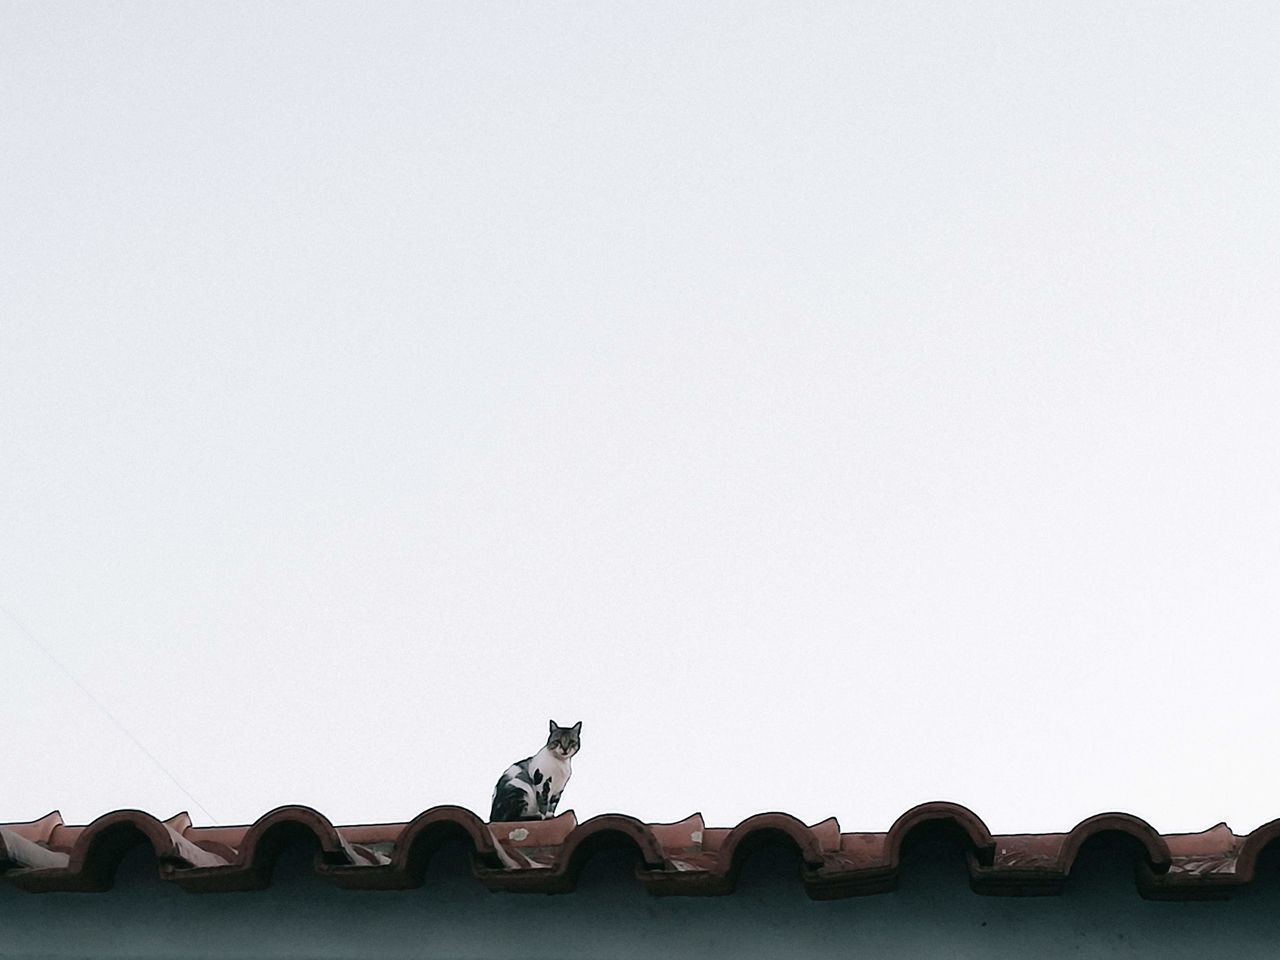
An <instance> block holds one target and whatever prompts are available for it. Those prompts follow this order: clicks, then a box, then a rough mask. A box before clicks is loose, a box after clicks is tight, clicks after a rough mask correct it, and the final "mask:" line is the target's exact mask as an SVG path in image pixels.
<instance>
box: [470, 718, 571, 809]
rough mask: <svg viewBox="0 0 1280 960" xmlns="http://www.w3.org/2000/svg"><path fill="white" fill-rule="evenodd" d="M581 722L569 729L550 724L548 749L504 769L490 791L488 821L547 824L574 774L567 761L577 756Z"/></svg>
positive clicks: (553, 722) (553, 723) (543, 749)
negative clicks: (544, 821)
mask: <svg viewBox="0 0 1280 960" xmlns="http://www.w3.org/2000/svg"><path fill="white" fill-rule="evenodd" d="M581 732H582V721H581V720H579V721H578V722H577V723H575V724H574V725H573V726H572V727H561V726H557V725H556V722H555V721H554V720H552V721H551V734H550V736H548V737H547V745H546V746H545V747H543V748H542V749H541V750H539V751H538V752H537V753H535V754H534V755H533V756H532V757H526V758H525V759H523V760H521V761H520V762H519V763H513V764H512V765H511V766H509V767H507V770H506V773H504V774H503V775H502V776H501V777H499V778H498V785H497V786H495V787H494V788H493V809H492V810H491V811H490V812H489V820H490V821H491V822H493V823H498V822H500V821H504V820H548V819H550V818H551V817H554V816H555V815H556V805H557V804H558V803H559V802H560V794H562V793H564V788H565V784H567V783H568V782H569V775H570V774H571V773H573V769H572V767H571V766H570V763H569V759H570V758H571V757H572V756H573V755H574V754H575V753H577V752H578V747H579V746H580V741H579V738H578V735H579V734H580V733H581Z"/></svg>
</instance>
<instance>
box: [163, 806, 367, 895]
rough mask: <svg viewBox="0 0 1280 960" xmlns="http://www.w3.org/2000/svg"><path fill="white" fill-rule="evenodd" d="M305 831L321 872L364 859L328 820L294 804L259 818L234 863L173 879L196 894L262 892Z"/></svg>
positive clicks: (199, 870)
mask: <svg viewBox="0 0 1280 960" xmlns="http://www.w3.org/2000/svg"><path fill="white" fill-rule="evenodd" d="M302 831H305V832H306V833H309V834H310V835H311V836H312V837H313V838H314V839H315V841H316V844H317V846H318V847H319V857H318V860H319V863H317V866H316V872H317V873H320V874H323V873H324V872H325V868H326V866H328V865H333V866H341V865H345V864H352V863H357V862H360V860H361V859H362V858H360V857H359V856H358V855H357V854H356V853H355V851H354V850H352V849H351V846H350V845H349V844H348V843H347V842H346V841H345V840H343V839H342V837H341V836H340V835H339V833H338V831H337V830H336V829H335V828H334V826H333V824H332V823H330V822H329V819H328V818H327V817H325V816H324V815H323V814H321V813H319V812H318V811H316V810H313V809H312V808H311V807H304V806H301V805H291V806H283V807H276V808H275V809H274V810H272V811H270V812H269V813H266V814H264V815H263V816H261V817H259V818H258V819H257V820H256V821H255V822H254V824H253V826H251V827H250V828H249V829H248V830H247V831H246V832H245V834H244V837H243V839H242V840H241V841H240V843H239V844H238V846H237V849H236V859H235V861H234V862H233V863H231V864H229V865H227V866H223V867H202V868H195V869H191V870H183V871H180V872H177V873H174V874H172V875H171V877H170V879H172V880H174V881H176V882H177V883H179V884H181V885H182V886H183V887H185V888H186V889H188V890H192V891H206V890H207V891H232V890H258V889H262V888H263V887H266V886H268V885H269V884H270V882H271V872H272V870H274V869H275V864H276V860H277V859H279V856H280V854H281V852H282V851H283V850H284V848H285V847H287V846H288V845H289V844H290V843H291V842H292V840H293V838H295V837H296V836H297V835H298V834H299V833H300V832H302Z"/></svg>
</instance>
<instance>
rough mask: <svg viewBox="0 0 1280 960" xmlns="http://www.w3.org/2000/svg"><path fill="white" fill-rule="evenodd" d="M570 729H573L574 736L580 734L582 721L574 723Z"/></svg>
mask: <svg viewBox="0 0 1280 960" xmlns="http://www.w3.org/2000/svg"><path fill="white" fill-rule="evenodd" d="M572 729H573V732H574V733H575V734H578V733H581V732H582V721H581V720H579V721H578V722H577V723H575V724H574V725H573V727H572Z"/></svg>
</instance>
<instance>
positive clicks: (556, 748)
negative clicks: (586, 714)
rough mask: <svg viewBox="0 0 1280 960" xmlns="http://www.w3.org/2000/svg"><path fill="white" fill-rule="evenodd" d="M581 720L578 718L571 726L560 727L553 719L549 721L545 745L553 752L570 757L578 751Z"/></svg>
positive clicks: (580, 742)
mask: <svg viewBox="0 0 1280 960" xmlns="http://www.w3.org/2000/svg"><path fill="white" fill-rule="evenodd" d="M581 733H582V721H581V720H579V721H578V722H577V723H575V724H574V725H573V726H572V727H561V726H559V725H557V724H556V722H555V721H554V720H552V721H551V735H550V736H548V737H547V746H548V747H549V748H550V749H551V751H552V752H553V753H556V754H559V755H560V756H562V757H572V756H573V755H574V754H575V753H577V752H578V747H580V746H581V745H582V741H581V737H580V735H581Z"/></svg>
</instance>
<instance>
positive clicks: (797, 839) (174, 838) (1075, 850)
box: [0, 803, 1280, 899]
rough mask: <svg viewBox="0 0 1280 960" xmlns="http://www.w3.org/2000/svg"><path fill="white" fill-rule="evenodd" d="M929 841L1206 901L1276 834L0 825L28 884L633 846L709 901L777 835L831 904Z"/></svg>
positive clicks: (961, 812)
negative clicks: (458, 846) (1127, 863)
mask: <svg viewBox="0 0 1280 960" xmlns="http://www.w3.org/2000/svg"><path fill="white" fill-rule="evenodd" d="M930 836H933V837H938V838H942V839H945V840H948V841H950V842H951V843H953V844H956V845H958V846H959V847H960V848H961V849H963V850H964V852H965V855H966V861H967V864H968V870H969V877H970V883H971V886H972V887H973V889H974V890H976V891H977V892H979V893H985V894H994V895H1014V896H1029V895H1042V894H1052V893H1058V892H1060V891H1061V890H1062V889H1063V887H1064V886H1065V883H1066V880H1067V877H1068V875H1069V874H1070V872H1071V867H1072V865H1073V864H1074V862H1075V860H1076V857H1077V856H1078V855H1079V853H1080V850H1081V849H1082V848H1083V847H1084V845H1085V844H1086V843H1088V842H1089V841H1091V840H1093V839H1095V838H1099V837H1106V838H1111V839H1112V840H1115V839H1117V838H1118V839H1120V840H1121V841H1123V842H1125V843H1127V844H1128V845H1129V846H1130V847H1131V849H1132V850H1133V851H1134V855H1135V857H1136V858H1137V864H1138V871H1137V877H1138V889H1139V892H1141V893H1142V895H1143V896H1146V897H1149V898H1154V899H1216V898H1222V897H1224V896H1229V895H1230V893H1231V892H1232V891H1233V890H1234V889H1236V888H1239V887H1241V886H1243V885H1245V884H1248V883H1251V882H1252V881H1253V879H1254V874H1255V871H1256V868H1257V863H1258V859H1259V856H1260V855H1261V853H1262V851H1263V850H1264V849H1265V848H1266V847H1267V846H1269V845H1270V844H1272V843H1274V842H1280V820H1276V821H1272V822H1271V823H1268V824H1266V825H1264V826H1262V827H1259V828H1258V829H1257V830H1255V831H1253V832H1252V833H1250V834H1248V835H1247V836H1239V835H1236V834H1235V833H1233V832H1232V831H1231V829H1230V828H1229V827H1228V826H1227V825H1226V824H1224V823H1220V824H1218V825H1217V826H1215V827H1212V828H1210V829H1209V830H1205V831H1203V832H1202V833H1188V834H1170V835H1166V836H1162V835H1160V834H1158V833H1157V832H1156V831H1155V830H1154V829H1152V827H1151V826H1150V825H1149V824H1147V823H1146V822H1145V821H1143V820H1140V819H1138V818H1137V817H1134V816H1131V815H1129V814H1123V813H1107V814H1099V815H1098V816H1095V817H1090V818H1088V819H1087V820H1084V821H1082V822H1081V823H1079V824H1077V825H1076V826H1075V827H1074V828H1072V829H1071V830H1069V831H1067V832H1065V833H1046V834H1005V835H997V836H992V835H991V833H990V832H989V831H988V830H987V827H986V825H985V824H984V823H983V822H982V821H981V820H980V819H979V818H978V817H977V816H976V815H975V814H974V813H973V812H972V811H970V810H968V809H966V808H964V807H961V806H959V805H957V804H952V803H926V804H922V805H921V806H918V807H914V808H912V809H911V810H908V811H907V812H906V813H904V814H903V815H902V816H901V817H899V818H898V820H897V821H896V822H895V823H894V824H893V826H892V827H890V828H889V830H888V831H886V832H884V833H845V832H842V831H841V829H840V824H839V823H838V822H837V821H836V820H835V818H830V819H827V820H823V821H822V822H821V823H816V824H812V825H806V824H804V823H803V822H801V821H800V820H797V819H796V818H795V817H793V816H791V815H789V814H785V813H761V814H757V815H755V816H753V817H749V818H747V819H746V820H744V821H742V822H741V823H739V824H738V825H737V826H735V827H732V828H728V827H707V825H706V824H705V823H704V822H703V818H702V815H701V814H697V813H695V814H692V815H691V816H689V817H686V818H685V819H684V820H680V821H678V822H676V823H655V824H647V823H642V822H641V821H639V820H637V819H635V818H634V817H628V816H624V815H622V814H606V815H603V816H599V817H593V818H592V819H590V820H587V821H586V822H584V823H579V822H578V820H577V818H576V817H575V816H574V814H573V812H572V811H569V812H567V813H564V814H561V815H560V816H558V817H555V818H553V819H551V820H545V821H531V822H521V823H497V824H490V823H485V822H484V821H482V820H481V819H480V818H479V817H477V816H476V815H475V814H474V813H472V812H471V811H469V810H466V809H464V808H462V807H455V806H442V807H433V808H432V809H430V810H427V811H425V812H423V813H422V814H419V815H418V816H417V817H415V818H414V819H413V820H411V821H409V822H408V823H381V824H363V825H356V826H343V827H335V826H334V825H333V824H332V823H330V822H329V820H328V819H326V818H325V817H324V816H323V815H321V814H320V813H318V812H317V811H315V810H312V809H311V808H309V807H302V806H289V807H279V808H277V809H275V810H272V811H271V812H270V813H268V814H266V815H265V816H263V817H262V818H260V819H259V820H258V821H257V822H255V823H253V824H251V825H247V826H234V827H227V826H218V827H196V826H193V825H192V823H191V820H190V818H189V817H188V816H187V815H186V814H179V815H178V816H176V817H172V818H170V819H169V820H165V821H160V820H157V819H156V818H155V817H153V816H151V815H150V814H148V813H144V812H142V811H140V810H117V811H114V812H113V813H108V814H106V815H104V816H102V817H99V818H98V819H97V820H95V821H94V822H93V823H91V824H88V825H87V826H69V825H67V824H65V823H63V822H62V817H61V816H60V815H59V814H57V813H56V812H55V813H50V814H48V815H47V816H45V817H41V818H40V819H39V820H33V821H30V822H27V823H7V824H0V873H3V876H4V878H5V879H6V880H8V881H9V882H11V883H13V884H15V885H16V886H18V887H21V888H23V889H26V890H32V891H44V890H104V889H107V888H108V887H109V886H110V885H111V882H112V879H113V877H114V874H115V870H116V867H117V866H118V865H119V862H120V860H121V858H122V857H123V856H124V854H125V853H126V852H127V851H128V850H129V849H131V848H132V847H134V846H136V845H138V844H139V843H145V844H147V845H149V846H150V847H151V849H152V851H153V852H154V853H155V857H156V860H157V864H158V869H159V871H160V875H161V876H162V877H163V878H164V879H166V880H171V881H173V882H175V883H177V884H179V885H180V886H182V887H184V888H186V889H188V890H192V891H227V890H251V889H257V888H261V887H264V886H266V885H268V884H269V883H270V882H271V872H272V869H273V868H274V865H275V861H276V859H277V857H278V856H279V854H280V852H281V851H282V850H283V849H284V848H285V847H287V846H289V845H290V844H292V843H296V842H298V841H299V840H303V841H306V842H309V843H312V844H314V845H315V847H316V848H317V854H316V861H315V871H316V873H317V874H319V875H320V876H321V877H323V878H325V879H328V880H330V881H331V882H334V883H336V884H338V885H340V886H344V887H352V888H363V889H398V888H404V887H412V886H416V885H419V884H421V883H422V881H423V874H424V871H425V869H426V864H427V862H428V861H429V860H430V858H431V856H432V855H433V854H434V853H435V852H436V851H437V850H439V849H440V848H441V847H442V846H444V845H445V844H448V843H450V842H452V841H455V840H458V841H462V842H463V843H465V844H466V845H467V846H469V847H470V849H471V851H472V870H473V873H474V874H475V876H476V877H477V878H478V879H479V880H480V881H481V882H483V883H484V884H485V885H486V886H488V887H489V888H490V889H493V890H507V891H524V892H542V893H557V892H566V891H569V890H572V889H573V888H574V886H575V884H576V882H577V877H578V874H579V872H580V871H581V869H582V866H583V864H584V863H585V862H586V861H587V860H589V859H590V858H591V857H592V856H594V855H595V854H596V853H597V852H599V851H600V850H602V849H606V848H617V847H623V848H626V849H628V850H630V851H633V852H634V853H635V854H636V855H637V859H638V861H639V862H638V865H637V867H636V878H637V881H638V882H639V883H640V884H642V885H643V886H644V887H645V889H647V890H648V891H649V892H650V893H654V894H657V895H684V896H706V895H716V894H724V893H729V892H731V891H732V890H733V888H734V884H735V880H736V876H737V871H738V868H739V867H740V865H741V863H742V861H743V860H744V859H745V857H746V856H747V855H748V854H749V853H750V851H751V850H753V849H756V848H757V847H758V846H760V845H761V844H766V843H780V844H784V845H786V846H789V847H791V848H793V849H795V850H796V851H797V853H798V854H799V858H800V863H801V875H802V879H803V882H804V885H805V889H806V891H807V892H808V893H809V895H810V896H811V897H814V898H815V899H830V898H834V897H844V896H852V895H855V894H865V893H877V892H883V891H888V890H892V889H894V888H895V887H896V886H897V883H898V879H899V873H900V870H901V859H902V853H903V850H904V848H905V847H906V846H907V845H908V844H909V843H910V842H911V841H913V840H916V839H919V838H922V837H930Z"/></svg>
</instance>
